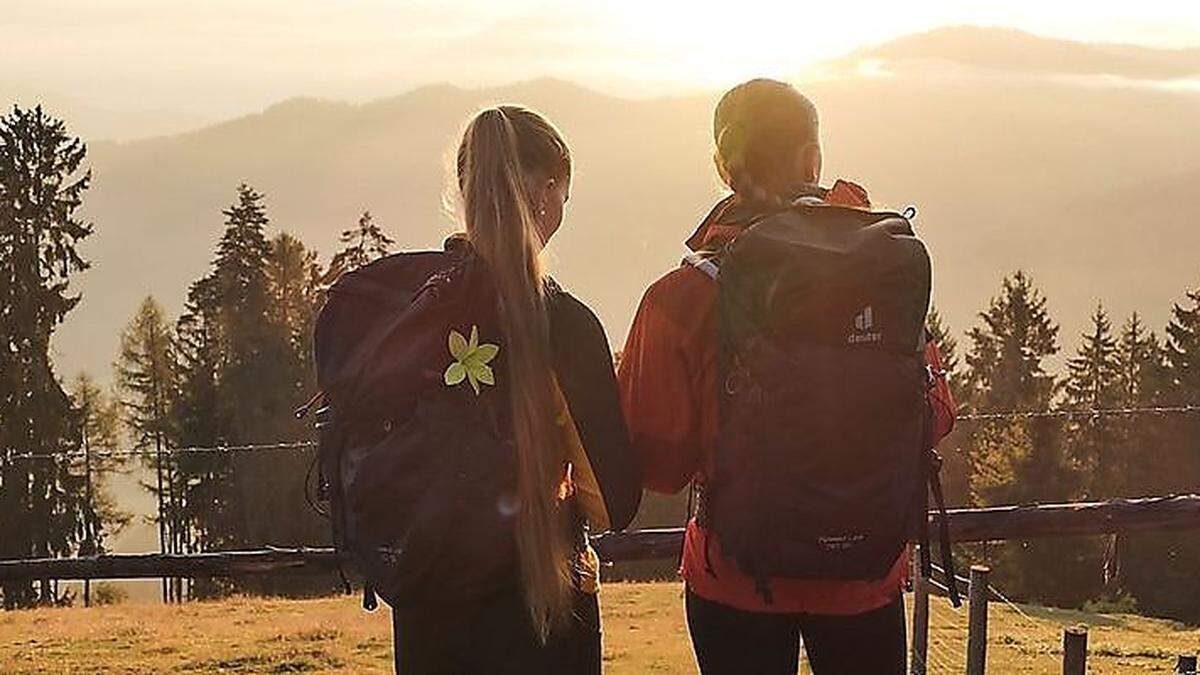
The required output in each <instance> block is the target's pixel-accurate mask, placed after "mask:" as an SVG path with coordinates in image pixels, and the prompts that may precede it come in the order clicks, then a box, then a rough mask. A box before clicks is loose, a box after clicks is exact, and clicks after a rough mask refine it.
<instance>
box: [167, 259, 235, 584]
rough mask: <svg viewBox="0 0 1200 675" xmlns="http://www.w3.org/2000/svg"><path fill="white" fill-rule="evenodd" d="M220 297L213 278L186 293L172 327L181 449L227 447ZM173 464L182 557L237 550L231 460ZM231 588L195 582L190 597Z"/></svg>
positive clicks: (202, 457)
mask: <svg viewBox="0 0 1200 675" xmlns="http://www.w3.org/2000/svg"><path fill="white" fill-rule="evenodd" d="M219 300H220V296H219V294H218V292H217V283H216V279H215V277H214V276H213V275H211V274H209V275H206V276H205V277H203V278H201V279H200V280H198V281H196V282H195V283H193V284H192V285H191V287H190V288H189V289H188V295H187V301H186V303H185V305H184V312H183V315H182V316H180V318H179V320H178V321H177V322H176V324H175V336H176V345H177V349H178V368H179V396H178V398H177V399H176V400H175V402H174V405H173V408H172V410H173V415H172V417H173V418H174V421H175V424H176V428H177V430H178V434H179V438H178V442H179V445H180V446H181V447H214V446H219V445H222V444H224V443H227V442H228V439H229V438H230V424H229V419H228V415H227V414H226V410H227V406H225V405H224V404H223V402H222V394H221V372H222V370H223V363H224V355H223V352H222V350H221V345H222V335H221V322H220V320H219V314H220V302H219ZM174 461H175V463H176V466H177V468H178V471H179V475H180V476H182V478H183V482H182V485H181V488H182V490H181V492H182V494H183V499H182V502H183V514H182V516H181V517H182V519H183V521H184V522H185V523H186V531H187V532H188V536H187V538H186V539H185V541H184V549H185V551H186V552H189V553H191V552H193V551H215V550H221V549H230V548H235V547H236V546H237V540H236V539H235V537H234V532H235V529H236V526H235V524H236V521H237V512H236V508H235V507H236V499H235V498H234V496H233V485H232V480H231V477H230V472H231V467H230V459H229V457H228V456H226V455H225V454H223V453H179V454H176V455H175V456H174ZM229 588H230V586H229V584H228V582H227V581H225V580H219V579H195V580H193V581H192V586H191V589H190V590H191V593H192V595H193V596H194V597H201V598H204V597H213V596H216V595H220V594H222V593H224V592H225V591H226V590H228V589H229Z"/></svg>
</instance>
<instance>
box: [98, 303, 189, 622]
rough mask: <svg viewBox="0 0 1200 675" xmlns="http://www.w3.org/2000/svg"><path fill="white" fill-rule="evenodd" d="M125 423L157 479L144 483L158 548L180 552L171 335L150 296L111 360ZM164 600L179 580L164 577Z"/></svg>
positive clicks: (183, 534) (183, 529)
mask: <svg viewBox="0 0 1200 675" xmlns="http://www.w3.org/2000/svg"><path fill="white" fill-rule="evenodd" d="M114 371H115V375H116V381H117V386H118V388H119V391H120V393H121V396H122V398H121V405H122V408H123V410H124V413H125V416H124V419H125V422H126V424H127V425H128V427H129V429H130V430H131V431H132V436H133V447H134V448H135V449H136V450H139V451H143V452H147V453H153V454H148V455H147V458H148V461H147V462H146V465H147V466H149V467H150V468H151V469H153V470H154V474H155V480H154V482H153V483H152V484H150V485H148V486H147V487H148V489H149V490H150V491H151V492H152V493H153V494H154V496H155V498H156V499H157V502H158V515H157V521H158V535H159V545H160V547H161V550H162V551H164V552H166V553H182V552H183V551H184V548H185V547H184V541H185V540H186V539H187V538H188V533H187V530H188V526H187V524H186V523H187V521H186V519H185V518H184V516H183V513H184V507H183V499H184V494H183V492H184V489H185V487H184V485H183V483H184V482H185V481H184V479H183V476H182V474H181V473H180V472H179V470H178V466H177V462H176V461H175V460H176V457H175V456H174V455H173V454H171V453H170V449H171V447H172V446H173V445H174V444H175V443H176V441H177V439H178V436H179V434H178V430H177V425H176V420H175V416H174V405H175V401H176V400H177V399H178V396H179V382H178V380H179V377H178V362H177V356H176V345H175V337H174V335H173V334H172V331H171V327H170V325H169V324H168V323H167V320H166V317H165V316H164V315H163V312H162V309H161V308H160V307H159V306H158V303H156V302H155V301H154V298H150V297H148V298H146V299H145V300H143V301H142V304H141V306H140V307H139V308H138V312H137V314H136V315H134V317H133V319H132V320H131V321H130V322H129V325H128V326H127V327H126V328H125V330H124V331H123V332H122V333H121V351H120V355H119V357H118V359H117V362H116V363H115V364H114ZM163 584H164V585H163V592H164V600H166V599H170V598H174V597H177V596H178V595H179V591H180V588H181V583H180V582H179V581H178V580H175V581H172V582H171V583H170V584H169V585H168V582H167V580H166V579H164V580H163Z"/></svg>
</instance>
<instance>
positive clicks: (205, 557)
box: [0, 494, 1200, 582]
mask: <svg viewBox="0 0 1200 675" xmlns="http://www.w3.org/2000/svg"><path fill="white" fill-rule="evenodd" d="M930 519H931V521H932V523H933V525H934V527H935V528H936V526H937V525H938V523H937V520H938V516H937V514H935V513H931V514H930ZM947 522H948V525H949V528H950V537H951V539H953V540H954V541H956V542H972V541H999V540H1004V539H1034V538H1042V537H1066V536H1079V535H1101V534H1114V533H1127V532H1150V531H1171V530H1193V529H1200V495H1196V494H1191V495H1176V496H1171V497H1150V498H1144V499H1116V500H1111V501H1104V502H1075V503H1067V504H1032V505H1020V506H1000V507H992V508H985V509H951V510H950V511H948V513H947ZM933 531H934V532H936V529H934V530H933ZM682 541H683V528H662V529H648V530H638V531H634V532H624V533H616V534H606V535H601V536H599V537H596V538H595V540H594V543H595V545H596V549H597V550H598V551H599V553H600V556H601V558H603V559H604V560H607V561H612V562H625V561H632V560H652V559H661V558H671V557H675V556H678V555H679V551H680V547H681V546H682ZM337 564H338V557H337V554H336V553H335V552H334V551H333V550H332V549H328V548H268V549H262V550H252V551H219V552H210V553H194V554H163V553H144V554H132V555H130V554H113V555H103V556H94V557H79V558H37V559H16V560H0V582H4V581H9V580H16V579H137V578H157V577H223V576H242V575H250V574H271V573H281V572H329V571H332V570H334V569H336V568H337Z"/></svg>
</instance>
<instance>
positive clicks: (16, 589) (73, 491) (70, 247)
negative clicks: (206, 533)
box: [0, 107, 96, 608]
mask: <svg viewBox="0 0 1200 675" xmlns="http://www.w3.org/2000/svg"><path fill="white" fill-rule="evenodd" d="M86 155H87V149H86V147H85V146H84V144H83V142H82V141H81V140H80V139H78V138H75V137H72V136H71V135H70V134H69V133H68V131H67V128H66V125H65V124H64V123H63V122H62V121H60V120H57V119H54V118H53V117H51V116H49V115H47V114H46V113H45V112H43V110H42V109H41V107H37V108H34V109H32V110H28V109H22V108H19V107H13V109H12V110H11V112H9V114H7V115H4V116H2V117H0V514H4V516H3V518H0V557H47V556H64V555H72V554H74V553H76V552H77V551H78V548H79V545H80V544H81V542H83V541H85V540H87V539H88V535H87V534H86V529H87V528H86V527H85V526H84V523H88V522H95V520H96V514H95V513H94V510H93V508H92V504H91V503H90V502H89V500H88V499H87V495H86V484H85V481H84V479H83V476H82V475H80V474H79V473H77V472H75V471H73V470H72V469H73V466H72V457H73V456H75V455H78V452H79V450H80V448H81V444H82V422H83V420H82V417H81V415H80V412H79V410H78V409H77V408H76V407H75V405H74V404H73V402H72V401H71V399H70V397H69V396H68V395H67V393H66V392H65V391H64V390H63V387H62V386H61V384H60V382H59V380H58V378H57V377H56V376H55V373H54V367H53V364H52V362H51V358H50V340H51V337H52V335H53V334H54V331H55V329H56V328H57V327H58V325H59V324H60V323H61V322H62V321H63V319H64V318H65V317H66V315H67V314H68V313H69V312H70V311H71V310H72V309H73V308H74V307H75V306H76V305H77V304H78V303H79V300H80V296H79V295H77V294H72V293H71V290H70V281H71V279H72V278H73V277H74V276H75V274H76V273H78V272H80V271H82V270H85V269H87V267H88V263H87V262H86V261H85V260H84V259H83V258H82V257H81V256H80V254H79V252H78V248H77V247H78V245H79V243H80V242H82V241H83V240H84V239H86V238H87V237H88V236H89V235H90V234H91V233H92V225H91V224H89V223H86V222H84V221H83V220H81V219H80V218H79V216H78V214H77V211H78V209H79V207H80V205H81V204H82V202H83V195H84V192H85V191H86V190H87V188H88V184H89V183H90V182H91V173H90V171H84V170H83V169H82V167H83V162H84V159H85V157H86ZM24 453H32V454H35V455H49V456H50V457H49V458H44V457H43V458H39V459H30V460H22V459H17V458H16V457H14V456H15V455H18V454H24ZM0 594H2V595H3V605H4V607H6V608H11V607H19V606H28V605H31V604H34V603H38V602H41V603H47V604H49V603H56V602H62V601H64V600H66V599H68V598H67V597H66V596H64V595H63V594H61V593H59V590H58V586H57V584H55V583H52V581H51V580H42V581H40V582H39V583H38V584H37V588H36V590H35V588H34V584H32V583H29V582H17V581H9V582H5V583H4V584H3V585H0Z"/></svg>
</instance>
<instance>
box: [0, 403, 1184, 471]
mask: <svg viewBox="0 0 1200 675" xmlns="http://www.w3.org/2000/svg"><path fill="white" fill-rule="evenodd" d="M1191 414H1200V405H1191V404H1189V405H1172V406H1150V407H1129V408H1097V409H1091V410H1069V409H1064V410H1055V409H1047V410H999V411H990V412H974V413H963V414H961V415H958V416H957V417H955V420H956V421H958V422H990V421H996V420H1033V419H1095V418H1100V417H1136V416H1167V415H1191ZM316 447H317V442H316V441H312V440H300V441H280V442H275V443H249V444H240V445H216V446H211V447H205V446H187V447H181V448H162V449H161V450H158V449H149V448H147V449H139V450H92V451H83V450H72V451H69V452H57V453H55V452H43V453H33V452H22V453H16V454H11V455H9V456H8V457H7V459H12V460H36V459H42V460H52V459H53V460H62V459H67V460H69V459H80V460H82V459H85V458H87V457H92V458H134V457H158V456H160V455H186V454H215V455H226V454H234V453H248V452H279V451H289V450H310V449H313V448H316ZM0 459H3V456H0Z"/></svg>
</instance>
